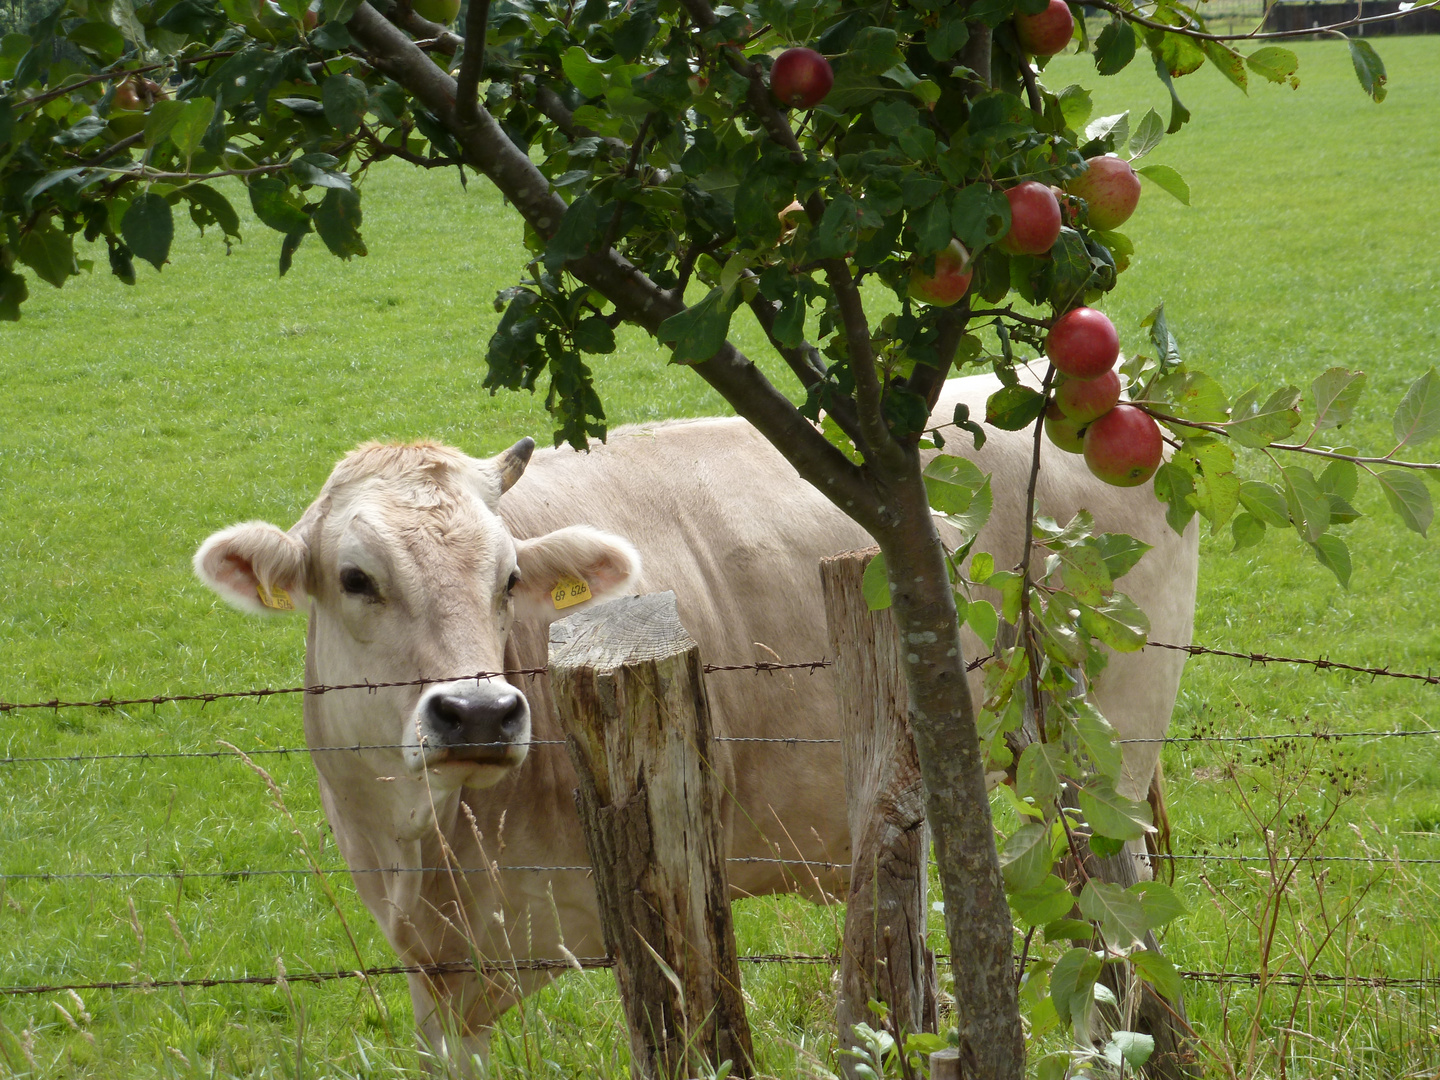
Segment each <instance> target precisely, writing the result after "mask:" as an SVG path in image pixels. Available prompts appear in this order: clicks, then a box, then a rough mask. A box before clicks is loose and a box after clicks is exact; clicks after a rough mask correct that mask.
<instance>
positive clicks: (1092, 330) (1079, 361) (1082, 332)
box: [1045, 307, 1120, 379]
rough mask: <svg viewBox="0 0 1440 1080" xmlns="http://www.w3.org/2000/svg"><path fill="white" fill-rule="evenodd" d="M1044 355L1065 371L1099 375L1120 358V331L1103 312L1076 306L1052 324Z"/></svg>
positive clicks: (1079, 376)
mask: <svg viewBox="0 0 1440 1080" xmlns="http://www.w3.org/2000/svg"><path fill="white" fill-rule="evenodd" d="M1045 355H1046V356H1048V357H1050V362H1051V363H1052V364H1054V365H1055V368H1056V370H1058V371H1059V372H1060V373H1061V374H1063V375H1068V376H1070V378H1072V379H1098V378H1099V377H1100V376H1101V375H1104V374H1105V372H1107V371H1109V370H1110V369H1111V368H1113V367H1114V366H1115V361H1116V360H1118V359H1119V358H1120V335H1119V334H1117V333H1116V332H1115V324H1114V323H1112V322H1111V321H1110V320H1109V319H1107V318H1106V317H1105V314H1104V313H1103V312H1100V311H1096V310H1095V309H1094V308H1088V307H1082V308H1076V309H1075V310H1074V311H1067V312H1066V313H1065V314H1064V315H1061V316H1060V318H1058V319H1056V320H1055V323H1054V325H1053V326H1051V327H1050V336H1049V337H1047V338H1046V339H1045Z"/></svg>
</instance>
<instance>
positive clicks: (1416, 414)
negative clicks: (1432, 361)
mask: <svg viewBox="0 0 1440 1080" xmlns="http://www.w3.org/2000/svg"><path fill="white" fill-rule="evenodd" d="M1437 432H1440V379H1437V378H1436V375H1435V369H1434V368H1433V367H1432V368H1431V369H1430V370H1429V371H1427V372H1425V374H1424V375H1421V376H1420V378H1418V379H1416V380H1415V381H1414V382H1413V383H1411V384H1410V389H1409V390H1407V391H1405V396H1404V397H1403V398H1402V399H1401V400H1400V405H1399V407H1398V408H1396V410H1395V438H1396V439H1397V440H1398V445H1397V446H1396V447H1395V449H1396V450H1398V449H1400V447H1401V446H1406V445H1410V446H1414V445H1417V444H1419V443H1422V442H1425V441H1426V440H1427V439H1431V438H1434V436H1435V434H1436V433H1437Z"/></svg>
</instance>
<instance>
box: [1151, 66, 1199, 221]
mask: <svg viewBox="0 0 1440 1080" xmlns="http://www.w3.org/2000/svg"><path fill="white" fill-rule="evenodd" d="M1154 56H1155V74H1156V75H1157V76H1159V78H1160V81H1161V82H1162V83H1164V84H1165V89H1166V90H1168V91H1170V124H1169V126H1168V127H1166V128H1165V131H1166V133H1167V134H1169V135H1174V134H1175V133H1176V132H1177V131H1179V130H1180V129H1181V128H1182V127H1184V126H1185V123H1186V121H1188V120H1189V119H1190V110H1189V109H1187V108H1186V107H1185V104H1184V102H1182V101H1181V100H1180V96H1179V95H1178V94H1176V93H1175V83H1174V82H1173V81H1171V78H1170V69H1169V67H1168V66H1167V64H1166V62H1165V58H1164V57H1163V56H1161V55H1160V53H1158V52H1156V53H1155V54H1154ZM1162 186H1163V185H1162ZM1171 194H1172V195H1173V194H1174V192H1171ZM1176 197H1177V198H1178V196H1176ZM1181 201H1182V202H1183V201H1184V200H1181Z"/></svg>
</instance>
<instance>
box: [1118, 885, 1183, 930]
mask: <svg viewBox="0 0 1440 1080" xmlns="http://www.w3.org/2000/svg"><path fill="white" fill-rule="evenodd" d="M1126 891H1127V892H1130V893H1133V894H1134V895H1135V896H1138V897H1139V898H1140V906H1141V907H1142V908H1143V909H1144V911H1145V922H1146V923H1148V924H1149V927H1150V929H1151V930H1158V929H1160V927H1162V926H1164V925H1165V924H1166V923H1168V922H1170V921H1171V920H1173V919H1178V918H1179V917H1180V916H1181V915H1184V914H1187V913H1188V912H1189V910H1190V909H1189V908H1187V907H1186V906H1185V901H1184V900H1181V899H1180V894H1179V893H1177V892H1176V891H1175V890H1174V889H1172V888H1171V887H1170V886H1169V885H1166V884H1165V883H1164V882H1163V881H1141V882H1138V883H1136V884H1134V885H1131V886H1130V888H1129V889H1128V890H1126Z"/></svg>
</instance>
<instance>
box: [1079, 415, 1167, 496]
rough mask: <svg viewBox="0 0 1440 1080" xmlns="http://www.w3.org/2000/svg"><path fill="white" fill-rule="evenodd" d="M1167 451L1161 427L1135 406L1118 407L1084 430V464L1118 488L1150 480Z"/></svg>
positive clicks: (1133, 485)
mask: <svg viewBox="0 0 1440 1080" xmlns="http://www.w3.org/2000/svg"><path fill="white" fill-rule="evenodd" d="M1164 449H1165V442H1164V440H1163V439H1162V438H1161V437H1160V425H1159V424H1157V423H1155V421H1154V420H1153V419H1151V418H1150V416H1149V414H1148V413H1146V412H1144V411H1143V410H1141V409H1137V408H1136V407H1135V406H1134V405H1116V406H1115V408H1113V409H1111V410H1110V411H1109V412H1108V413H1106V414H1105V415H1104V416H1102V417H1100V419H1098V420H1096V421H1094V422H1093V423H1092V424H1091V425H1090V426H1089V427H1087V428H1086V429H1085V464H1086V465H1088V466H1089V467H1090V471H1091V472H1092V473H1094V474H1095V475H1096V476H1098V477H1099V478H1100V479H1101V480H1104V481H1105V483H1107V484H1114V485H1115V486H1116V487H1135V486H1136V485H1138V484H1143V483H1144V482H1145V481H1146V480H1149V479H1150V477H1152V476H1154V475H1155V470H1156V469H1158V468H1159V467H1160V457H1161V454H1162V453H1163V451H1164Z"/></svg>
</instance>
